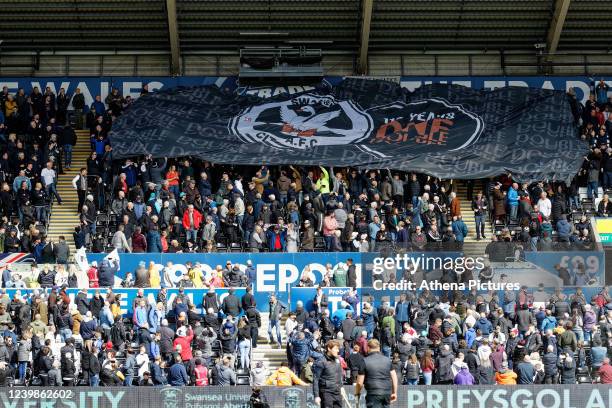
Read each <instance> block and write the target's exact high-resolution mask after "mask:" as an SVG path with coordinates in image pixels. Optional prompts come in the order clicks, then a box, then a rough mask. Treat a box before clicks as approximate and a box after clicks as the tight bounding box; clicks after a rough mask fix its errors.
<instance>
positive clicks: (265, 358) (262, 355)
mask: <svg viewBox="0 0 612 408" xmlns="http://www.w3.org/2000/svg"><path fill="white" fill-rule="evenodd" d="M285 320H286V318H283V322H282V324H281V335H282V338H283V341H282V348H277V345H276V343H272V344H271V343H269V339H268V326H269V324H270V320H269V319H268V313H261V328H260V329H259V336H258V340H257V348H256V349H253V350H252V351H251V359H252V362H253V363H252V365H254V363H255V362H257V361H262V362H263V364H264V367H266V368H268V370H269V371H270V373H272V371H274V370H276V369H277V368H279V367H280V365H281V363H282V362H284V361H287V348H286V346H285V345H286V343H287V338H286V336H285ZM275 336H276V334H275ZM295 374H296V375H298V376H299V373H295Z"/></svg>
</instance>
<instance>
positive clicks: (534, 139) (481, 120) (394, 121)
mask: <svg viewBox="0 0 612 408" xmlns="http://www.w3.org/2000/svg"><path fill="white" fill-rule="evenodd" d="M111 138H112V143H113V146H114V149H113V151H114V153H115V156H114V157H115V158H125V157H129V156H134V155H140V154H152V155H153V156H155V157H163V156H168V157H178V156H186V155H191V156H197V157H200V158H202V159H205V160H209V161H211V162H215V163H226V164H251V165H261V164H262V163H264V164H302V165H320V164H321V165H326V166H356V167H362V168H372V169H374V168H380V169H384V168H389V169H397V170H407V171H417V172H424V173H427V174H430V175H433V176H437V177H441V178H480V177H487V176H496V175H499V174H501V173H504V172H508V171H510V172H512V173H513V174H514V175H515V177H516V178H518V179H521V180H524V181H530V180H536V179H538V180H540V179H549V180H553V179H554V180H566V181H567V180H569V179H570V178H571V177H572V176H573V175H574V174H575V173H576V172H577V171H578V169H579V167H580V165H581V162H582V156H583V155H584V154H585V153H586V151H587V146H586V144H585V143H584V142H581V141H580V140H578V139H577V137H576V130H575V126H574V124H573V117H572V114H571V110H570V107H569V102H568V100H567V96H566V95H565V94H564V93H563V92H561V91H551V90H545V89H531V88H519V87H511V88H501V89H496V90H493V91H477V90H473V89H471V88H466V87H462V86H457V85H442V84H436V85H426V86H422V87H420V88H418V89H417V90H416V91H414V92H409V91H407V90H406V89H403V88H401V87H400V86H399V85H398V84H394V83H389V82H384V81H374V80H363V79H354V78H347V79H345V80H344V81H343V82H341V83H340V84H339V85H337V86H333V87H332V86H328V85H327V84H326V83H322V84H321V85H320V86H319V87H317V88H316V90H314V91H307V92H302V93H297V94H293V95H288V94H283V95H278V96H275V97H272V98H267V99H262V98H259V97H255V96H250V95H236V94H234V93H231V92H229V91H226V90H224V89H219V88H217V87H215V86H201V87H193V88H176V89H170V90H162V91H160V92H157V93H155V94H150V95H147V96H144V97H142V98H139V99H138V100H137V101H136V102H135V103H134V105H133V106H132V107H131V108H130V109H129V110H128V112H126V113H125V114H124V115H123V116H121V117H120V118H119V120H117V122H116V123H115V125H114V126H113V129H112V132H111Z"/></svg>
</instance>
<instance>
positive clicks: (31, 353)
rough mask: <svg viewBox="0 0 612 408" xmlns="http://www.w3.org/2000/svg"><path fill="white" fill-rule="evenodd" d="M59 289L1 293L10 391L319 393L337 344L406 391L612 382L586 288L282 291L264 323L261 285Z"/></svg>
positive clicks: (1, 373) (609, 307)
mask: <svg viewBox="0 0 612 408" xmlns="http://www.w3.org/2000/svg"><path fill="white" fill-rule="evenodd" d="M193 267H195V266H193ZM226 269H227V270H228V271H231V270H232V269H233V268H232V265H231V264H230V265H228V267H227V268H226ZM42 273H48V271H44V272H41V274H42ZM189 273H190V274H191V271H190V272H189ZM223 275H224V276H230V275H231V274H230V273H229V272H225V273H224V274H223ZM88 277H89V278H90V279H91V277H92V275H91V274H90V273H89V272H88ZM245 278H246V279H247V280H248V279H249V275H248V274H247V275H246V276H245ZM96 283H97V282H96ZM228 283H229V284H230V285H232V284H231V283H230V282H228ZM50 285H54V284H53V280H50V279H47V278H46V277H45V278H43V288H42V289H40V290H35V291H32V292H27V293H26V292H23V293H22V292H21V291H17V292H15V293H14V295H13V296H11V297H9V296H8V295H7V294H6V289H1V290H0V331H1V334H2V335H1V336H0V385H10V384H17V385H25V384H30V385H36V384H42V385H45V386H59V385H62V384H63V385H75V384H90V385H92V386H97V385H125V386H132V385H165V384H170V385H174V386H184V385H195V386H206V385H220V386H230V385H240V384H245V385H247V384H250V385H251V386H254V387H260V386H266V385H274V386H291V385H308V384H313V383H314V384H319V383H318V381H319V379H320V378H319V376H320V375H321V366H322V364H324V360H325V358H327V357H326V356H325V355H324V354H325V349H324V345H325V344H328V341H329V340H335V341H336V342H337V344H338V345H339V357H338V364H340V366H341V367H342V381H343V383H345V384H354V383H355V382H356V380H357V377H358V375H359V374H360V373H362V371H363V364H364V362H363V361H364V360H363V359H364V357H365V356H367V355H368V354H369V349H368V347H369V346H368V345H370V344H375V345H378V346H379V349H380V351H376V352H380V353H381V354H382V355H384V356H386V357H387V358H388V359H390V362H391V364H392V367H393V370H394V371H395V372H396V374H397V378H398V379H399V381H400V384H412V385H415V384H425V385H428V384H453V383H454V384H458V385H472V384H504V385H505V384H556V383H562V384H575V383H592V382H601V383H605V384H611V383H612V366H610V360H609V358H610V357H611V353H612V297H611V296H610V295H611V294H610V291H609V289H608V288H603V289H602V290H601V291H600V292H599V293H598V294H597V295H595V296H593V297H592V298H591V299H587V298H586V297H585V295H584V294H583V293H582V290H581V288H577V289H575V291H574V292H572V294H571V295H566V294H565V293H567V292H566V291H562V290H556V291H555V292H554V293H552V294H550V293H546V292H544V291H529V290H527V289H526V288H522V289H521V290H520V291H519V292H514V291H504V292H503V293H498V292H490V293H487V294H484V293H480V294H479V293H476V292H475V291H473V292H470V293H466V292H464V291H456V292H446V293H442V294H439V295H435V294H434V293H433V292H430V291H427V290H424V291H421V292H419V293H418V294H417V293H414V292H403V293H401V296H400V299H399V300H398V301H397V302H396V303H395V304H394V305H391V304H390V303H389V302H388V301H387V300H386V299H375V298H372V297H371V296H369V295H365V296H364V299H360V298H359V296H358V294H357V291H354V290H353V291H349V292H347V293H346V295H344V296H343V301H342V303H341V305H340V307H339V308H338V309H337V310H335V311H334V312H333V313H331V308H330V306H331V305H330V302H329V299H328V297H327V295H326V294H325V293H324V292H323V289H322V288H321V289H319V288H318V289H317V291H316V294H315V296H314V297H313V299H312V302H309V303H308V305H309V306H308V308H306V306H305V305H304V304H303V303H302V302H296V303H295V305H294V306H292V308H291V310H289V307H288V305H285V304H283V303H282V302H280V301H279V300H277V299H276V297H275V296H274V294H272V295H270V296H269V303H268V305H265V309H266V310H267V312H265V313H260V312H259V311H258V309H257V304H256V300H255V296H254V295H253V292H252V289H251V287H250V286H249V288H248V290H247V291H246V293H245V294H244V295H242V296H238V295H237V294H236V292H235V289H233V287H232V286H230V290H229V293H228V294H227V296H225V297H223V300H222V301H220V299H219V295H218V293H217V292H216V289H215V288H214V287H210V288H209V290H208V291H205V293H204V295H203V296H202V297H201V298H198V299H196V298H195V297H190V296H188V295H187V294H186V293H185V291H184V289H183V287H180V289H179V292H178V294H177V296H176V297H175V298H174V299H173V300H172V302H170V303H169V298H168V292H167V289H166V288H162V289H160V290H159V291H158V292H156V295H155V298H154V299H153V298H151V296H145V295H144V289H139V290H138V293H137V295H136V296H135V298H134V299H133V300H132V302H131V303H130V304H128V305H127V313H126V311H124V310H122V305H121V294H116V293H113V288H106V289H103V288H96V285H93V288H92V289H89V292H88V289H80V290H79V292H78V294H76V296H74V297H71V296H68V294H67V292H66V285H63V286H61V287H58V286H55V285H54V286H50ZM92 295H93V296H92ZM310 305H312V306H310ZM124 307H125V306H124ZM262 314H265V317H267V319H263V317H264V316H262ZM264 322H267V327H265V326H264V324H263V323H264ZM372 339H375V340H376V342H375V343H372V342H371V340H372ZM261 342H264V343H269V344H272V345H277V347H278V348H281V347H286V355H287V361H286V362H283V363H282V364H281V366H280V367H279V368H277V369H276V370H272V371H271V370H269V369H268V367H267V365H266V364H264V361H261V360H254V359H253V358H252V350H253V349H254V348H256V347H258V344H260V343H261ZM315 389H317V387H315Z"/></svg>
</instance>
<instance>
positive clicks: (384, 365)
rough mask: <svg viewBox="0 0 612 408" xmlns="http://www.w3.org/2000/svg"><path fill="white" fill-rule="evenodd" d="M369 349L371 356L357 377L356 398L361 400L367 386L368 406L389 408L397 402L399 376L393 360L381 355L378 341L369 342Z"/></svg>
mask: <svg viewBox="0 0 612 408" xmlns="http://www.w3.org/2000/svg"><path fill="white" fill-rule="evenodd" d="M368 349H369V354H368V356H367V357H366V358H365V359H364V364H363V367H362V369H361V370H359V375H358V376H357V386H356V387H355V398H357V400H359V397H360V395H361V390H362V389H363V388H364V385H365V389H366V391H367V395H366V405H367V406H372V407H381V408H388V407H390V406H391V404H392V403H393V402H395V400H397V374H396V372H395V370H393V368H392V366H391V360H390V359H389V358H387V357H385V356H384V355H383V354H381V352H380V343H379V341H378V340H376V339H371V340H370V341H368Z"/></svg>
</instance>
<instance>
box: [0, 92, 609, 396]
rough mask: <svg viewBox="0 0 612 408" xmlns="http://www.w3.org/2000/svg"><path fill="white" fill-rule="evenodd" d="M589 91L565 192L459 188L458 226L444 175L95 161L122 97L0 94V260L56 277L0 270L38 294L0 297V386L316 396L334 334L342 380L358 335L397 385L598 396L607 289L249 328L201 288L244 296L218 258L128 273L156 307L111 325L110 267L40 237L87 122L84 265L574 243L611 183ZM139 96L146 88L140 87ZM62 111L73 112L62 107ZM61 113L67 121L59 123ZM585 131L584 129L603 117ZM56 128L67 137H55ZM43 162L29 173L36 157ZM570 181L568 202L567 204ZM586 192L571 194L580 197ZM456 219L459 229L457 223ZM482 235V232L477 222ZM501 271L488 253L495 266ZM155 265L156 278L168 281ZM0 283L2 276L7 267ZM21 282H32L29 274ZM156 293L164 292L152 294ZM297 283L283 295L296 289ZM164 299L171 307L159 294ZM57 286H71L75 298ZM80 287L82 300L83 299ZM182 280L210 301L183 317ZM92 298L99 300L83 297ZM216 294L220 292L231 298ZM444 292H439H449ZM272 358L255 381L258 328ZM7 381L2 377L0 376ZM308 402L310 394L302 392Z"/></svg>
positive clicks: (357, 352) (307, 316)
mask: <svg viewBox="0 0 612 408" xmlns="http://www.w3.org/2000/svg"><path fill="white" fill-rule="evenodd" d="M600 87H601V84H600V85H599V87H598V88H597V89H596V92H595V96H593V97H592V98H591V99H590V100H589V102H588V103H587V104H586V105H585V106H581V105H580V104H578V103H577V102H575V103H574V104H573V106H574V110H575V113H576V115H577V116H576V117H577V118H579V121H580V135H581V137H583V138H584V139H585V140H588V141H589V142H590V144H591V146H592V152H591V153H590V154H589V155H588V156H587V158H586V159H585V164H584V167H583V169H582V170H581V171H580V172H579V174H578V175H577V176H576V178H575V179H574V180H573V181H572V183H571V184H570V185H565V184H564V183H560V182H536V183H532V184H519V183H517V182H515V181H514V180H513V179H512V175H511V174H506V175H503V176H501V177H497V178H492V179H489V180H481V181H468V182H467V187H468V197H467V198H468V200H470V201H472V202H471V211H470V214H463V213H462V210H461V202H460V199H459V197H458V196H457V189H456V184H457V182H453V181H452V180H439V179H436V178H432V177H429V176H426V175H422V174H414V173H405V172H394V171H389V170H359V169H352V168H342V169H335V168H325V167H296V166H275V167H268V166H261V167H259V168H248V167H233V166H222V165H215V164H212V163H208V162H206V161H202V160H199V159H194V158H190V157H185V158H180V159H166V158H163V159H162V158H153V157H151V156H147V157H138V158H134V159H130V160H126V161H124V162H123V163H117V162H115V161H113V157H112V145H111V143H110V140H109V138H108V132H109V130H110V128H111V125H112V121H113V118H115V117H117V116H118V115H120V114H121V111H122V110H123V109H126V108H128V107H129V104H130V100H129V98H123V97H122V96H121V95H120V94H119V92H118V91H117V90H113V91H112V92H111V94H110V95H109V96H108V97H107V98H106V100H105V102H106V103H103V102H102V100H101V99H100V97H96V100H95V101H94V102H93V103H92V105H91V107H85V104H84V99H83V97H82V95H81V94H80V93H79V92H78V90H77V91H76V92H75V95H66V94H65V92H64V91H63V90H60V91H59V93H58V95H57V96H56V95H54V94H53V92H52V91H51V89H46V90H45V93H44V94H43V93H41V92H40V91H39V90H38V89H34V90H33V91H32V93H31V94H30V95H29V96H26V95H25V93H24V92H23V90H20V91H19V92H18V93H17V94H16V95H10V94H9V93H8V91H7V90H6V89H4V90H3V92H2V94H1V95H0V102H1V104H0V106H1V107H2V108H3V112H2V113H3V115H2V116H0V144H1V148H2V149H1V150H2V158H0V177H2V180H1V181H2V187H1V188H0V214H1V215H2V220H3V223H2V225H1V226H0V252H31V253H33V254H34V255H35V257H36V260H37V262H38V263H41V264H43V263H50V264H54V263H57V264H58V267H57V268H56V269H43V270H42V271H40V272H38V271H36V274H35V276H37V278H36V280H35V282H29V283H28V282H25V281H24V280H23V279H22V277H21V276H19V274H17V273H10V271H9V273H3V276H2V281H3V287H4V288H25V287H36V286H40V288H41V290H37V291H35V292H31V293H30V292H27V293H26V292H24V293H21V292H17V293H15V295H14V296H13V297H12V298H10V297H8V296H7V295H6V294H3V295H2V296H0V331H2V336H1V338H0V385H6V384H8V383H10V382H11V381H15V382H16V383H18V384H43V385H61V384H64V385H72V384H77V383H82V384H91V385H94V386H95V385H99V384H104V385H121V384H123V385H126V386H131V385H136V384H138V385H162V384H171V385H175V386H181V385H187V384H192V385H197V386H205V385H211V384H215V385H221V386H226V385H235V384H250V385H252V386H263V385H277V386H286V385H305V384H310V383H317V382H318V381H319V375H320V371H319V369H320V365H321V361H322V359H323V358H326V357H325V356H324V351H323V349H322V347H323V345H324V344H325V343H326V342H327V341H328V340H332V339H335V340H338V341H339V342H340V345H341V349H340V358H339V360H340V364H341V365H342V368H343V376H344V381H345V382H346V383H347V384H353V383H355V382H356V380H357V376H358V375H359V374H360V373H361V372H362V371H363V357H364V356H365V355H367V354H368V352H369V350H368V344H374V343H369V341H370V340H372V339H376V340H377V341H378V343H379V344H380V352H381V353H382V354H383V355H385V356H386V357H387V358H389V359H390V360H391V362H392V366H393V367H394V370H395V371H396V372H397V377H398V378H399V379H401V382H402V383H405V384H417V383H422V384H451V383H455V384H460V385H470V384H493V383H498V384H513V383H519V384H532V383H557V382H561V383H563V384H572V383H576V382H593V381H595V382H602V383H606V384H610V383H612V367H611V366H610V362H609V357H610V352H611V346H612V300H611V298H610V293H609V291H608V289H607V288H605V289H604V290H602V292H601V293H600V294H598V295H597V296H594V297H593V298H592V299H586V298H585V296H584V295H582V292H581V290H580V288H578V289H577V290H576V293H574V294H573V295H572V296H570V297H569V298H568V297H567V296H566V295H564V294H563V293H562V292H561V291H558V292H556V293H555V294H553V295H552V296H546V297H544V298H538V294H537V293H534V294H530V293H528V292H527V291H526V290H525V289H522V290H521V291H520V292H519V293H518V294H515V293H514V292H510V291H508V292H504V294H503V296H502V297H501V298H500V297H499V296H498V294H496V293H491V294H488V295H478V294H473V293H470V294H466V293H461V292H458V293H451V294H443V295H441V296H435V295H434V294H432V293H431V292H428V291H424V292H421V293H419V294H418V295H415V294H414V293H404V294H402V298H401V300H400V301H399V302H398V303H397V304H394V305H393V307H392V306H391V305H390V304H389V303H388V302H380V301H379V300H378V299H367V300H363V299H359V297H358V296H357V294H356V291H354V290H353V291H350V292H349V294H347V295H346V296H345V298H344V302H343V304H342V306H341V308H340V309H338V310H336V311H335V312H334V313H330V305H329V302H328V300H327V297H326V296H325V295H324V294H323V292H322V290H318V291H317V295H316V297H315V298H314V299H313V302H312V303H313V304H314V307H313V308H312V310H306V308H305V307H304V305H303V304H299V302H298V303H297V305H296V307H295V308H294V309H293V310H291V311H289V310H287V308H288V306H287V305H283V304H282V303H281V302H279V301H278V300H277V299H276V298H275V297H274V296H270V301H269V305H268V307H267V309H268V311H269V312H268V321H269V324H268V327H267V328H263V327H262V319H261V315H260V312H258V311H257V308H256V304H255V298H254V296H253V294H252V289H249V290H248V291H247V293H246V294H245V295H244V296H242V297H241V298H239V297H238V296H236V295H235V293H233V292H230V294H229V295H228V296H227V297H225V298H224V300H223V301H222V302H220V301H219V299H218V295H217V294H216V292H215V288H218V287H230V288H234V287H238V286H248V285H249V284H250V283H252V281H253V276H252V275H250V273H254V269H253V268H252V267H253V266H252V265H249V267H250V268H251V270H249V269H248V268H247V271H246V272H244V273H243V272H241V271H240V270H239V269H236V268H234V267H233V265H232V264H231V262H230V263H229V265H226V268H225V269H223V268H222V267H221V266H219V267H218V268H217V270H216V272H217V273H216V274H215V273H212V274H210V275H205V274H204V273H203V272H202V270H201V269H198V265H197V264H194V265H189V272H188V273H187V274H186V275H185V277H184V278H183V280H182V282H180V283H179V284H177V283H176V282H174V281H173V280H172V279H170V278H169V277H168V278H167V277H166V276H165V269H164V270H162V271H158V270H157V269H156V268H155V267H149V268H147V267H146V265H140V266H139V268H138V269H137V270H136V271H135V272H134V275H131V274H128V276H127V277H126V278H125V279H124V280H123V282H122V284H121V285H122V286H123V287H138V288H145V287H162V288H161V289H160V290H159V292H158V294H157V299H156V301H155V302H151V303H150V302H149V299H148V298H147V297H145V296H144V294H143V293H139V295H138V296H137V297H136V299H135V300H134V302H133V304H132V305H130V306H129V308H128V309H129V313H123V312H122V310H121V307H120V301H121V299H120V296H119V295H115V294H114V293H113V292H112V287H113V286H114V280H115V272H116V266H114V265H113V264H112V262H108V261H105V262H102V264H101V265H100V266H99V267H98V265H91V268H89V270H88V271H87V273H86V274H84V272H83V271H82V270H79V269H78V268H76V267H75V266H74V265H72V266H67V265H65V264H66V263H67V261H68V258H69V256H70V252H69V250H67V245H66V242H65V240H63V239H60V241H59V242H58V243H50V242H46V238H45V231H46V222H47V221H46V220H47V215H48V212H49V208H50V205H51V202H52V200H53V198H54V199H55V200H56V201H57V204H58V205H59V204H61V198H60V197H59V195H58V194H57V190H56V188H55V184H56V182H57V175H58V173H61V172H62V169H63V168H70V167H71V166H72V160H71V152H72V147H73V146H74V145H75V144H76V133H75V132H74V129H75V128H76V129H81V128H83V127H86V128H88V129H89V133H90V142H91V148H92V153H91V155H90V158H89V159H88V160H87V165H86V167H84V168H82V169H81V170H80V172H79V175H77V176H76V177H75V178H74V179H73V180H72V184H73V186H74V188H75V190H76V194H77V196H78V198H79V204H78V208H77V209H76V210H77V211H78V212H79V213H80V225H79V226H77V227H76V228H75V233H74V238H75V244H76V246H77V248H81V247H83V246H86V247H87V248H89V249H91V250H93V251H95V252H101V251H105V250H112V249H116V250H117V251H118V252H136V253H138V252H150V253H159V252H169V253H182V252H185V253H186V252H222V251H250V252H297V251H319V250H321V251H322V250H326V251H331V252H335V251H347V252H348V251H358V252H373V251H383V250H389V249H403V250H411V249H413V250H437V249H457V250H460V249H462V246H463V243H464V241H465V239H466V237H467V236H469V235H470V234H472V235H473V236H475V237H476V239H488V238H490V239H492V240H493V242H492V244H491V245H490V246H489V250H488V254H489V258H490V259H491V260H495V259H496V256H499V254H500V253H502V254H503V252H500V251H496V250H495V248H496V243H499V242H507V243H510V244H509V245H508V246H507V247H509V248H512V249H511V251H509V252H508V253H510V252H512V253H513V252H514V249H516V248H519V247H520V248H521V249H522V250H524V251H542V250H552V249H556V248H590V247H591V246H592V234H591V231H590V230H589V228H590V227H589V220H588V216H590V215H593V214H596V213H597V214H598V215H599V216H604V217H605V216H608V215H609V214H610V211H612V205H610V204H609V199H608V197H607V195H604V197H603V198H602V200H601V201H599V200H597V201H595V199H596V198H599V197H597V196H598V188H599V187H600V186H603V187H604V191H605V189H607V188H610V187H612V167H611V168H610V171H608V166H612V164H611V163H612V161H611V160H609V159H608V157H609V156H610V155H611V154H612V150H611V149H610V148H609V147H608V137H607V133H608V124H610V123H612V118H610V117H609V116H608V112H607V108H606V102H604V101H602V100H601V98H600ZM143 93H146V89H143ZM70 107H72V108H73V109H70ZM69 111H74V114H72V112H69ZM602 118H603V120H602ZM72 123H73V124H74V126H72ZM43 163H44V164H43ZM581 187H587V189H588V192H587V196H588V199H587V200H583V199H581V197H580V195H579V191H580V188H581ZM589 199H590V200H589ZM472 216H473V217H475V221H476V230H475V231H470V230H469V229H468V227H467V225H466V223H465V222H464V221H463V217H472ZM487 224H488V225H489V226H486V225H487ZM504 259H505V258H504ZM170 266H171V265H169V267H168V270H170ZM347 266H348V268H347V270H346V271H344V272H343V271H336V270H334V271H330V273H329V274H326V275H325V277H326V280H324V281H323V282H322V286H323V287H324V286H356V285H354V284H352V283H353V282H354V281H353V279H355V278H354V277H353V275H351V269H350V266H351V264H350V263H348V265H347ZM7 271H8V269H7ZM33 276H34V275H33ZM166 280H168V282H170V281H172V283H171V284H168V282H166ZM314 284H315V283H314V279H312V277H311V276H310V275H309V274H308V273H304V274H303V276H302V278H301V280H300V285H301V286H314ZM172 286H174V287H180V289H179V291H180V293H179V295H178V296H177V297H176V298H175V300H174V301H173V303H172V304H171V305H168V304H167V302H166V293H167V292H166V291H167V289H166V288H167V287H172ZM67 287H75V288H81V290H80V292H79V294H78V295H77V296H76V298H75V299H74V300H71V299H70V297H69V296H68V295H67V294H66V288H67ZM84 287H89V288H91V289H90V290H93V291H95V294H94V296H93V297H92V298H89V297H88V293H87V291H88V289H82V288H84ZM185 287H200V288H204V287H206V288H209V289H208V292H207V294H206V295H204V296H203V297H202V299H197V305H196V304H194V302H193V301H192V300H191V298H190V297H188V296H187V295H185V293H184V289H183V288H185ZM97 288H106V290H104V291H103V290H100V289H97ZM232 290H233V289H232ZM451 295H452V296H451ZM266 329H267V333H268V339H267V341H268V342H269V343H272V344H277V346H280V347H286V350H287V362H286V363H283V365H282V366H281V367H280V368H279V369H278V370H275V371H274V372H267V369H266V367H265V366H264V365H263V364H262V362H261V361H251V352H252V349H253V348H255V347H257V343H258V340H259V338H260V337H261V336H260V334H259V332H260V330H262V333H263V334H264V336H263V337H265V333H266ZM11 379H14V380H11ZM315 389H316V387H315Z"/></svg>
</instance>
